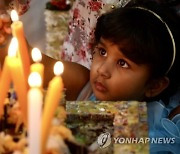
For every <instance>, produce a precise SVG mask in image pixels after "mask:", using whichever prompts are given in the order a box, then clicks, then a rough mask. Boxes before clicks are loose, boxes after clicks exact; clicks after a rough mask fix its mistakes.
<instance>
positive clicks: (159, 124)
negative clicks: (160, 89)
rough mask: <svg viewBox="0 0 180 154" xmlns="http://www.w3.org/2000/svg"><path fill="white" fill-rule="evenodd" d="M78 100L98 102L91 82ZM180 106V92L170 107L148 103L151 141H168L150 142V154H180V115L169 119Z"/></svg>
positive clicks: (170, 103) (174, 97) (171, 100)
mask: <svg viewBox="0 0 180 154" xmlns="http://www.w3.org/2000/svg"><path fill="white" fill-rule="evenodd" d="M78 100H91V101H96V100H97V99H96V97H95V95H94V94H93V91H92V88H91V85H90V83H89V82H88V83H87V85H86V86H85V87H84V88H83V90H82V91H81V93H80V95H79V97H78ZM178 105H180V91H178V92H177V94H175V95H174V96H172V97H171V98H170V102H169V105H168V106H165V105H164V103H163V102H162V101H154V102H149V103H147V111H148V112H147V114H148V126H149V137H150V138H151V139H153V138H154V139H156V138H160V139H161V138H162V139H165V140H166V141H167V143H165V142H164V143H162V142H161V143H155V142H154V143H151V142H150V154H169V153H172V154H179V153H180V114H177V115H176V116H175V117H173V119H172V120H169V119H168V115H169V113H170V112H171V111H172V109H174V108H176V107H177V106H178ZM160 141H162V140H160ZM168 141H169V142H170V143H168Z"/></svg>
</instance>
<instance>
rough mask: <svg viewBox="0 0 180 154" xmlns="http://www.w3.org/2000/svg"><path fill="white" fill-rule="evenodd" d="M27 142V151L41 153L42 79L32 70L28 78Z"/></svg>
mask: <svg viewBox="0 0 180 154" xmlns="http://www.w3.org/2000/svg"><path fill="white" fill-rule="evenodd" d="M28 83H29V86H30V90H29V91H28V144H29V153H32V154H40V153H41V113H42V104H43V94H42V92H41V90H40V87H41V84H42V80H41V76H40V74H39V73H37V72H32V73H31V74H30V76H29V78H28Z"/></svg>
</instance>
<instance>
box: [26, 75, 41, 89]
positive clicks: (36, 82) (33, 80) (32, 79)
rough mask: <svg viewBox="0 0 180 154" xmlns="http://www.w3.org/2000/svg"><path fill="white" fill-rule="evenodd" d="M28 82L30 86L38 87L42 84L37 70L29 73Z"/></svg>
mask: <svg viewBox="0 0 180 154" xmlns="http://www.w3.org/2000/svg"><path fill="white" fill-rule="evenodd" d="M28 83H29V86H30V87H40V86H41V84H42V80H41V76H40V74H39V73H37V72H32V73H31V74H30V75H29V78H28Z"/></svg>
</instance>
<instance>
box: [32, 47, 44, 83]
mask: <svg viewBox="0 0 180 154" xmlns="http://www.w3.org/2000/svg"><path fill="white" fill-rule="evenodd" d="M31 56H32V59H33V61H34V62H35V63H34V64H32V65H31V67H30V70H31V72H37V73H39V74H40V76H41V79H42V83H43V78H44V65H43V64H42V63H40V62H41V60H42V54H41V51H40V50H39V49H38V48H33V49H32V52H31Z"/></svg>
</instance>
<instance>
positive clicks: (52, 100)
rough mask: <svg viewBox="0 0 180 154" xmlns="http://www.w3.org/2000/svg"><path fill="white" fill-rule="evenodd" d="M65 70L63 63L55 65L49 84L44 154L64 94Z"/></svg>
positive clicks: (44, 130)
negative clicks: (55, 114) (62, 75)
mask: <svg viewBox="0 0 180 154" xmlns="http://www.w3.org/2000/svg"><path fill="white" fill-rule="evenodd" d="M63 70H64V66H63V64H62V62H60V61H59V62H56V64H55V65H54V73H55V75H56V76H55V77H54V78H53V79H52V80H51V81H50V82H49V86H48V90H47V95H46V97H45V104H44V110H43V117H42V135H41V136H42V154H44V153H45V150H46V144H47V138H48V136H49V131H50V127H51V123H52V119H53V116H54V113H55V110H56V109H57V106H58V103H59V102H60V100H61V98H62V94H63V93H62V92H63V87H64V86H63V81H62V78H61V76H60V75H61V74H62V72H63Z"/></svg>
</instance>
